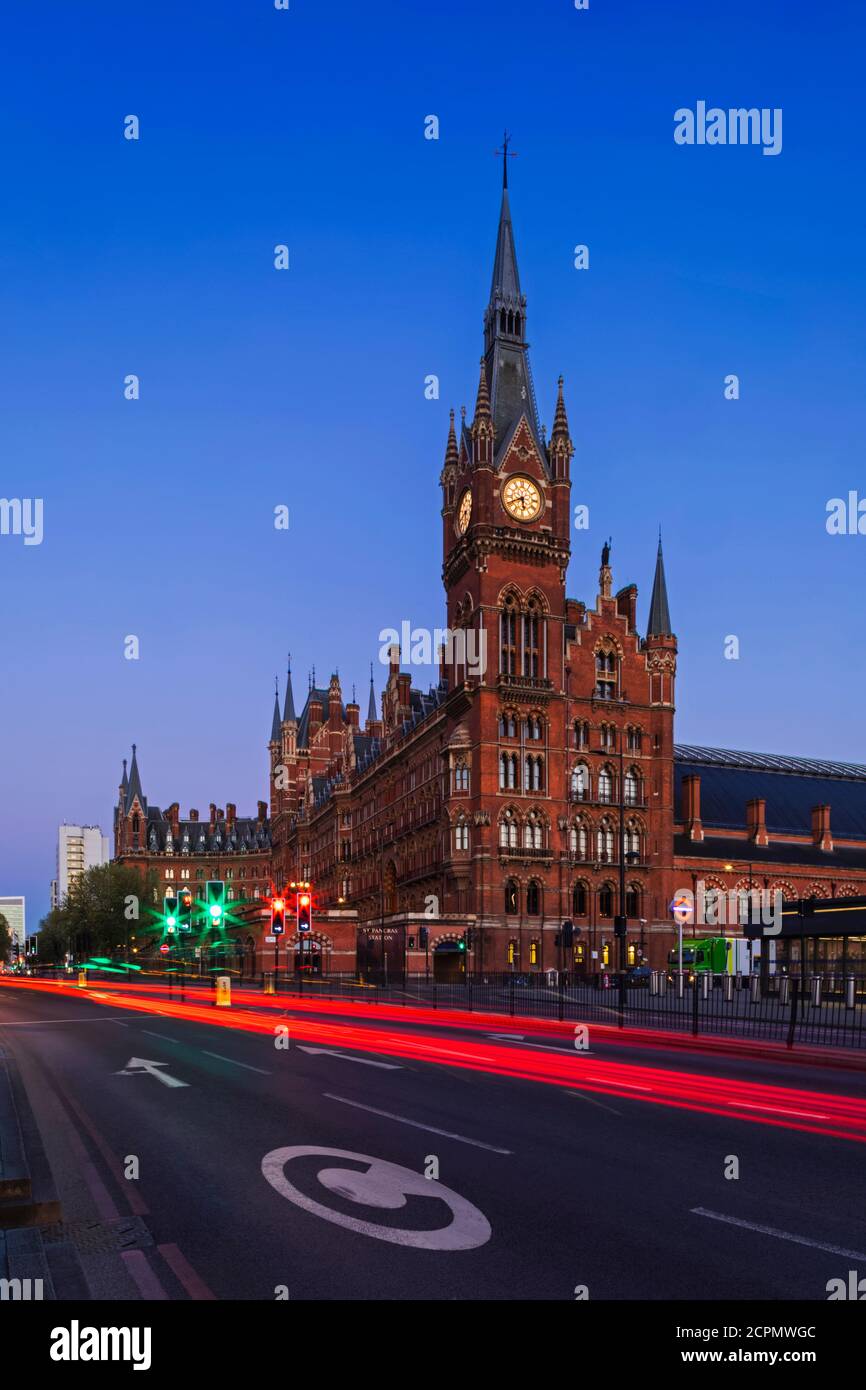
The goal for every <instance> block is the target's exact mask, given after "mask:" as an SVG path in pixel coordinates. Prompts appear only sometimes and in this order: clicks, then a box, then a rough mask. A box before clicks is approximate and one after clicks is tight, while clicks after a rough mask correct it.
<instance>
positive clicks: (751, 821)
mask: <svg viewBox="0 0 866 1390" xmlns="http://www.w3.org/2000/svg"><path fill="white" fill-rule="evenodd" d="M746 829H747V831H748V834H749V839H750V840H754V842H755V844H756V845H766V844H768V843H769V841H768V838H767V803H766V801H765V799H764V797H762V796H753V797H752V799H751V801H747V802H746Z"/></svg>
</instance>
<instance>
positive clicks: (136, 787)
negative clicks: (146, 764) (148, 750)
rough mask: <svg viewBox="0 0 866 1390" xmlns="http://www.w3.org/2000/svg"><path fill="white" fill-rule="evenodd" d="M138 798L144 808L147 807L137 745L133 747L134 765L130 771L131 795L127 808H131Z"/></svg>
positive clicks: (128, 798)
mask: <svg viewBox="0 0 866 1390" xmlns="http://www.w3.org/2000/svg"><path fill="white" fill-rule="evenodd" d="M136 797H138V799H139V801H140V803H141V805H142V807H143V808H144V807H145V806H146V802H145V800H144V792H143V791H142V790H141V776H140V775H139V771H138V759H137V757H136V752H135V744H133V745H132V765H131V767H130V769H129V795H128V796H127V798H126V804H127V806H131V805H132V803H133V801H134V800H135V798H136Z"/></svg>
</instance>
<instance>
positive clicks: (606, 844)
mask: <svg viewBox="0 0 866 1390" xmlns="http://www.w3.org/2000/svg"><path fill="white" fill-rule="evenodd" d="M595 846H596V850H597V853H598V858H599V859H600V860H601V862H602V863H603V864H612V863H613V827H612V826H611V824H610V822H609V821H602V823H601V825H600V826H599V827H598V830H597V831H596V836H595Z"/></svg>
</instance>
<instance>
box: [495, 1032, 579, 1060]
mask: <svg viewBox="0 0 866 1390" xmlns="http://www.w3.org/2000/svg"><path fill="white" fill-rule="evenodd" d="M487 1036H488V1038H497V1039H505V1041H506V1042H521V1043H523V1046H524V1047H539V1048H541V1050H542V1052H558V1053H559V1055H560V1057H571V1056H575V1057H594V1056H595V1053H594V1052H589V1051H584V1050H583V1048H578V1047H575V1048H572V1047H571V1046H566V1047H557V1046H556V1044H555V1043H534V1042H526V1041H525V1039H524V1038H521V1037H519V1036H515V1035H514V1034H511V1033H488V1034H487Z"/></svg>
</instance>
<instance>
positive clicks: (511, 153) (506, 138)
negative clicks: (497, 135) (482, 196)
mask: <svg viewBox="0 0 866 1390" xmlns="http://www.w3.org/2000/svg"><path fill="white" fill-rule="evenodd" d="M510 143H511V136H510V135H509V134H508V131H507V130H504V131H503V132H502V149H501V150H494V151H493V153H494V154H496V155H500V154H501V155H502V187H503V188H507V187H508V161H509V159H516V158H517V151H516V150H509V148H508V146H509V144H510Z"/></svg>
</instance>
